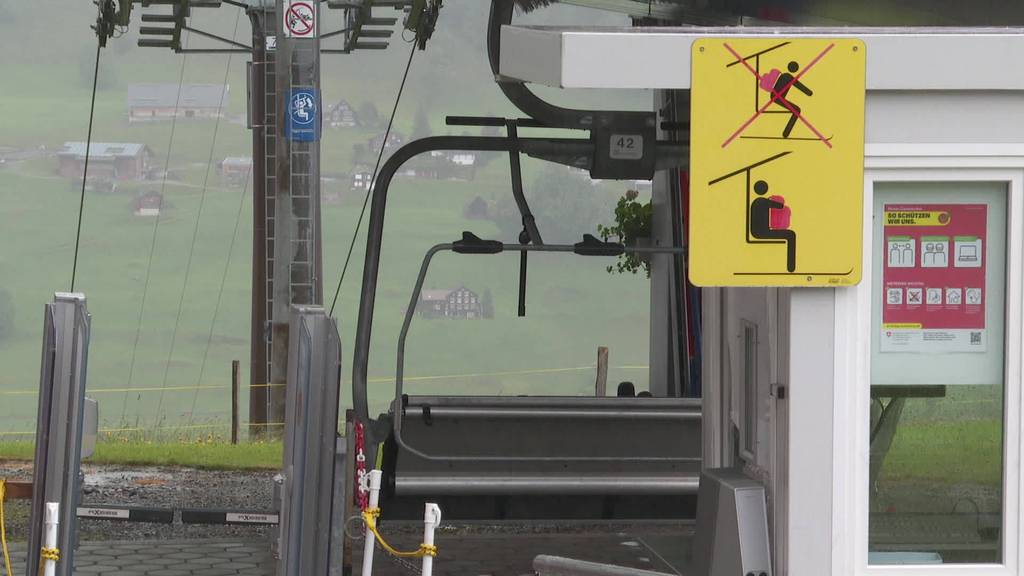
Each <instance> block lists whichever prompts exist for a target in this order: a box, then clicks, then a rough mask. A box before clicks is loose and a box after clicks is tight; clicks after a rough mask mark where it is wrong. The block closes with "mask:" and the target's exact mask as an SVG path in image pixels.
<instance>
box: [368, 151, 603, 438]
mask: <svg viewBox="0 0 1024 576" xmlns="http://www.w3.org/2000/svg"><path fill="white" fill-rule="evenodd" d="M432 150H473V151H482V152H511V151H513V150H518V151H520V152H522V153H525V154H527V155H528V156H532V157H535V158H540V159H543V160H549V161H553V162H558V163H563V164H568V165H570V166H578V165H579V163H582V164H583V167H586V166H587V165H588V163H589V158H590V156H591V155H592V153H593V143H591V142H590V141H589V140H584V139H571V138H520V139H518V140H517V141H513V140H512V139H510V138H508V137H503V136H431V137H428V138H423V139H420V140H414V141H412V142H409V143H408V144H406V145H405V146H402V147H401V148H399V149H398V150H396V151H395V153H394V154H392V155H391V157H389V158H388V160H387V161H386V162H385V163H384V165H383V166H381V169H380V173H379V174H378V175H377V181H376V183H375V184H374V186H373V191H372V201H371V205H370V218H369V220H368V222H367V232H366V233H367V239H366V257H365V261H364V264H363V282H362V290H361V294H362V295H361V298H360V301H359V316H358V320H357V324H356V340H355V350H354V352H353V362H352V400H353V408H354V409H355V411H356V414H357V415H358V416H359V418H360V419H361V420H362V421H363V422H365V423H369V422H370V409H369V401H368V398H367V390H366V380H367V370H368V366H369V361H370V334H371V332H372V330H373V308H374V304H375V302H376V297H377V277H378V274H379V272H380V255H381V241H382V239H383V236H384V214H385V207H386V205H387V195H388V188H389V187H390V186H391V180H392V179H393V178H394V176H395V174H396V173H397V172H398V169H399V168H401V166H402V165H403V164H405V162H407V161H408V160H410V159H411V158H413V157H415V156H417V155H419V154H423V153H425V152H430V151H432ZM566 160H568V162H566Z"/></svg>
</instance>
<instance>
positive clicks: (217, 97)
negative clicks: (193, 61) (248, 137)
mask: <svg viewBox="0 0 1024 576" xmlns="http://www.w3.org/2000/svg"><path fill="white" fill-rule="evenodd" d="M229 88H230V87H229V86H228V85H227V84H182V85H181V90H180V92H179V89H178V84H132V85H130V86H128V121H129V122H152V121H157V120H168V119H171V118H174V117H178V118H198V119H208V118H218V117H223V116H224V109H225V108H226V107H227V105H228V94H229Z"/></svg>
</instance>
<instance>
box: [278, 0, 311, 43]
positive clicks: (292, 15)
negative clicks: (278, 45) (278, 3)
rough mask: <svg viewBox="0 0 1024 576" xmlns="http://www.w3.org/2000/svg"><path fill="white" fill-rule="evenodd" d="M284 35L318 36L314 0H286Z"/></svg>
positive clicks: (289, 36)
mask: <svg viewBox="0 0 1024 576" xmlns="http://www.w3.org/2000/svg"><path fill="white" fill-rule="evenodd" d="M284 35H285V36H286V37H288V38H316V4H315V2H314V0H285V3H284Z"/></svg>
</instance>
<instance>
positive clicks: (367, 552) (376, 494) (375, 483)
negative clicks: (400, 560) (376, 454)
mask: <svg viewBox="0 0 1024 576" xmlns="http://www.w3.org/2000/svg"><path fill="white" fill-rule="evenodd" d="M380 476H381V472H380V470H371V471H370V474H369V478H370V508H376V507H377V504H378V502H380ZM373 548H374V536H373V532H372V531H370V528H369V526H367V528H366V536H365V539H364V541H363V576H371V575H372V574H373ZM47 576H49V575H47Z"/></svg>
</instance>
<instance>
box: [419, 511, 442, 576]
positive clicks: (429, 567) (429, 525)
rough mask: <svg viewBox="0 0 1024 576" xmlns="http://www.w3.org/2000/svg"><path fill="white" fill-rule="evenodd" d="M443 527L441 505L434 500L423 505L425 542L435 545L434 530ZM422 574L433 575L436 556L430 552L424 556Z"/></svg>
mask: <svg viewBox="0 0 1024 576" xmlns="http://www.w3.org/2000/svg"><path fill="white" fill-rule="evenodd" d="M440 527H441V507H440V506H438V505H437V504H434V503H433V502H427V503H426V504H425V505H424V506H423V544H425V545H427V546H433V545H434V531H435V530H437V529H438V528H440ZM420 573H421V575H422V576H433V574H434V557H433V556H431V555H430V554H426V555H424V556H423V568H422V570H421V572H420Z"/></svg>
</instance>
